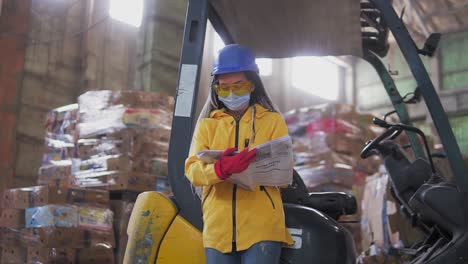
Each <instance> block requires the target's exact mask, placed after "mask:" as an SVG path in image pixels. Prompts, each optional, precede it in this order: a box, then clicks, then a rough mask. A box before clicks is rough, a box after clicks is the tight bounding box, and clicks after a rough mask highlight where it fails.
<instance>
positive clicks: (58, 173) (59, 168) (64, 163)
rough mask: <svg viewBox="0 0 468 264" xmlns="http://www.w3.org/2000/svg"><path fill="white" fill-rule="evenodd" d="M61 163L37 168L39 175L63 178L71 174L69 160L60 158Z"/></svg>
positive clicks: (45, 177)
mask: <svg viewBox="0 0 468 264" xmlns="http://www.w3.org/2000/svg"><path fill="white" fill-rule="evenodd" d="M60 163H61V164H56V165H45V166H41V167H40V168H39V176H42V177H43V178H44V179H51V180H55V179H63V178H66V177H68V176H70V175H71V166H72V162H71V160H61V161H60Z"/></svg>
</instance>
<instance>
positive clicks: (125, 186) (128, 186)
mask: <svg viewBox="0 0 468 264" xmlns="http://www.w3.org/2000/svg"><path fill="white" fill-rule="evenodd" d="M107 184H108V185H107V189H108V190H127V191H139V192H144V191H151V190H154V189H155V188H156V176H154V175H151V174H146V173H119V174H113V175H108V176H107Z"/></svg>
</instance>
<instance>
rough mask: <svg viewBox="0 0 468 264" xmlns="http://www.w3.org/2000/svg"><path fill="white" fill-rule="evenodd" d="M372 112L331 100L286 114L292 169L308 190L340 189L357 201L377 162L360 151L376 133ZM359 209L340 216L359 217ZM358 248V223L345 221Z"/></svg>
mask: <svg viewBox="0 0 468 264" xmlns="http://www.w3.org/2000/svg"><path fill="white" fill-rule="evenodd" d="M372 118H373V117H372V116H370V115H363V114H359V113H357V112H356V110H355V108H354V106H351V105H345V104H337V103H330V104H324V105H319V106H316V107H309V108H301V109H298V110H293V111H290V112H288V113H286V114H285V120H286V123H287V125H288V129H289V133H290V135H291V137H292V140H293V148H294V155H295V169H296V171H297V172H298V173H299V175H301V177H302V179H303V180H304V183H305V185H306V186H307V188H308V189H309V191H343V192H347V193H353V194H354V196H355V197H356V200H357V202H358V204H360V200H361V198H360V197H362V190H363V184H364V182H365V178H366V177H367V176H368V175H371V174H373V173H375V172H376V171H377V170H378V168H379V165H380V163H381V162H380V160H379V159H378V158H377V157H370V158H368V159H366V160H362V159H361V158H360V152H361V150H362V148H363V147H364V146H365V142H366V141H367V140H371V139H373V138H374V137H375V136H376V133H375V132H374V131H377V130H378V128H376V127H375V126H372ZM359 218H360V210H359V209H358V213H357V214H356V215H352V216H344V217H342V218H341V219H340V220H342V221H349V222H357V223H359V221H360V219H359ZM344 226H346V227H347V228H348V229H349V230H350V231H351V232H352V233H353V236H354V238H355V243H356V246H357V249H358V250H360V245H361V242H360V240H361V235H360V233H361V232H360V227H359V224H344Z"/></svg>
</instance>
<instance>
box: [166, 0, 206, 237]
mask: <svg viewBox="0 0 468 264" xmlns="http://www.w3.org/2000/svg"><path fill="white" fill-rule="evenodd" d="M207 17H208V0H190V1H189V3H188V8H187V17H186V20H185V30H184V41H183V47H182V54H181V62H180V68H179V78H178V84H177V91H176V98H175V99H176V101H175V110H174V119H173V121H172V130H171V142H170V145H169V157H168V167H169V182H170V185H171V188H172V192H173V193H174V196H175V198H176V201H177V205H178V207H179V210H180V212H179V213H180V215H182V217H184V218H185V219H186V220H187V221H189V222H190V223H191V224H192V225H194V226H195V227H196V228H198V229H200V230H202V225H203V224H202V217H201V215H202V212H201V206H200V205H201V202H200V199H199V198H198V196H197V195H196V194H195V192H194V190H193V188H192V185H191V183H190V182H189V181H188V180H187V178H186V177H185V169H184V168H185V159H186V158H187V156H188V152H189V147H190V143H191V140H192V134H193V120H194V115H195V109H196V107H195V106H196V102H197V95H198V88H199V87H198V86H199V85H198V83H199V81H200V70H201V64H202V57H203V45H204V42H205V33H206V23H207Z"/></svg>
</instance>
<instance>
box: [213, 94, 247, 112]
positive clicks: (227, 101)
mask: <svg viewBox="0 0 468 264" xmlns="http://www.w3.org/2000/svg"><path fill="white" fill-rule="evenodd" d="M218 99H219V100H220V101H221V102H223V104H224V105H225V106H226V107H227V108H229V110H232V111H238V110H241V109H243V108H245V107H247V106H248V105H249V102H250V94H246V95H241V96H239V95H235V94H234V93H231V94H230V95H229V96H228V97H221V96H218Z"/></svg>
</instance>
